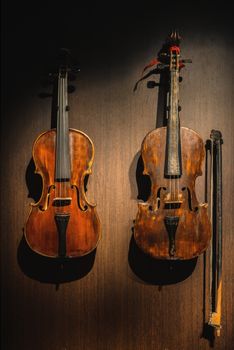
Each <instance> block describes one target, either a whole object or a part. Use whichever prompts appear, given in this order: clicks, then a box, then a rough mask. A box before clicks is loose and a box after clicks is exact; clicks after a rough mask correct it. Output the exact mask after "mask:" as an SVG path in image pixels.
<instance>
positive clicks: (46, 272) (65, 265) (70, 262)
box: [17, 236, 96, 287]
mask: <svg viewBox="0 0 234 350" xmlns="http://www.w3.org/2000/svg"><path fill="white" fill-rule="evenodd" d="M95 255H96V249H95V250H94V251H92V252H91V253H90V254H88V255H85V256H82V257H79V258H70V259H69V258H67V259H66V258H63V259H62V258H47V257H44V256H41V255H39V254H37V253H35V252H33V251H32V250H31V249H30V247H29V246H28V244H27V242H26V240H25V238H24V236H23V237H22V239H21V242H20V244H19V247H18V251H17V260H18V264H19V266H20V268H21V270H22V272H23V273H24V274H25V275H26V276H28V277H30V278H32V279H35V280H37V281H40V282H44V283H52V284H56V285H57V287H58V285H59V284H60V283H65V282H71V281H75V280H78V279H81V278H82V277H84V276H86V275H87V274H88V273H89V272H90V271H91V269H92V267H93V264H94V260H95Z"/></svg>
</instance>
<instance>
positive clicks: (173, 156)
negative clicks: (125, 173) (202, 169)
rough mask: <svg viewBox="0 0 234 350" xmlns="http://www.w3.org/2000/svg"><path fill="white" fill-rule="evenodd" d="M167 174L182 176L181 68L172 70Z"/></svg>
mask: <svg viewBox="0 0 234 350" xmlns="http://www.w3.org/2000/svg"><path fill="white" fill-rule="evenodd" d="M164 173H165V176H181V175H182V166H181V142H180V119H179V69H178V68H174V69H172V70H171V71H170V91H169V115H168V120H167V143H166V158H165V170H164Z"/></svg>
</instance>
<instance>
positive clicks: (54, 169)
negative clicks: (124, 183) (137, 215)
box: [24, 49, 100, 258]
mask: <svg viewBox="0 0 234 350" xmlns="http://www.w3.org/2000/svg"><path fill="white" fill-rule="evenodd" d="M60 57H61V59H60V60H62V61H63V62H61V63H60V66H59V69H58V73H57V74H56V83H57V87H58V90H57V91H58V96H57V125H56V129H51V130H48V131H46V132H44V133H42V134H41V135H39V136H38V138H37V139H36V141H35V142H34V144H33V160H34V163H35V168H36V170H35V173H38V174H39V175H40V176H41V177H42V181H43V188H42V193H41V197H40V199H39V201H38V202H37V203H32V204H31V211H30V214H29V217H28V220H27V223H26V226H25V230H24V235H25V239H26V241H27V243H28V245H29V247H30V248H31V249H32V250H33V251H35V252H36V253H38V254H40V255H43V256H46V257H51V258H56V257H58V258H73V257H81V256H83V255H86V254H88V253H90V252H91V251H93V250H94V249H95V248H96V246H97V244H98V241H99V238H100V221H99V218H98V215H97V212H96V208H95V206H96V205H95V204H92V203H90V202H89V201H88V200H87V198H86V191H85V183H86V182H85V181H86V178H87V176H88V175H89V174H90V173H91V166H92V163H93V159H94V145H93V142H92V141H91V139H90V138H89V137H88V136H87V135H86V134H85V133H84V132H82V131H80V130H75V129H71V128H69V123H68V111H69V106H68V76H69V74H70V72H71V71H72V68H71V67H69V52H68V51H67V50H66V49H62V50H61V55H60Z"/></svg>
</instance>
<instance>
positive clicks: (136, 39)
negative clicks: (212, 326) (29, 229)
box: [1, 1, 234, 350]
mask: <svg viewBox="0 0 234 350" xmlns="http://www.w3.org/2000/svg"><path fill="white" fill-rule="evenodd" d="M57 6H58V5H57V4H52V3H50V5H48V4H47V3H43V2H40V4H39V3H38V4H37V5H36V4H34V3H33V2H31V4H27V5H26V4H15V3H14V2H12V1H8V2H5V4H3V10H4V13H5V15H4V18H3V25H4V28H5V30H4V35H3V61H2V62H3V79H4V80H3V89H2V90H3V91H2V92H3V104H4V107H3V110H2V138H1V142H2V146H1V155H2V162H1V181H2V183H1V184H2V187H1V188H2V190H1V193H2V197H1V237H2V239H1V269H2V272H1V275H2V345H3V349H6V350H16V349H17V350H23V349H24V350H25V349H26V350H30V349H34V350H77V349H79V350H94V349H97V350H120V349H121V350H146V349H147V350H151V349H152V350H178V349H182V350H188V349H189V350H197V349H201V350H207V349H209V348H210V347H211V346H213V348H214V349H216V350H224V349H225V350H231V349H232V348H233V343H234V326H233V325H234V319H233V310H234V300H233V287H234V258H233V257H234V254H233V247H234V232H233V228H234V221H233V209H234V207H233V206H234V202H233V194H234V192H233V190H234V187H233V179H234V173H233V170H234V168H233V167H234V162H233V150H234V148H233V146H234V145H233V139H234V138H233V129H234V123H233V120H234V118H233V96H234V84H233V71H234V65H233V63H234V50H233V39H232V36H231V29H233V28H231V22H232V19H231V12H230V11H229V9H228V8H226V9H223V8H221V6H222V4H220V6H219V7H217V6H216V5H215V4H213V6H212V8H211V9H210V8H208V6H207V7H206V6H205V5H199V3H197V2H196V7H195V3H194V5H192V4H191V3H189V2H187V3H185V4H184V5H181V7H180V8H179V9H178V7H177V9H173V8H171V7H169V6H166V5H165V6H164V7H162V6H159V5H158V4H155V5H154V6H152V5H150V4H148V5H147V4H144V5H143V4H141V5H137V4H133V5H132V6H129V7H128V9H127V6H126V4H122V5H120V4H118V5H117V4H115V3H110V4H109V5H104V4H103V5H99V6H98V5H94V4H91V2H90V3H87V5H84V4H83V5H82V6H81V5H79V6H78V5H75V3H72V2H66V3H64V5H63V6H61V7H60V8H57ZM173 27H176V28H179V30H180V32H181V35H182V37H183V40H182V43H181V48H182V54H183V55H184V57H186V58H191V59H192V60H193V63H192V64H191V65H187V66H186V68H184V69H183V72H182V76H183V78H184V79H183V82H182V83H181V97H180V104H181V106H182V111H181V113H180V116H181V124H182V125H183V126H187V127H190V128H192V129H194V130H195V131H197V132H198V133H199V134H200V135H201V136H202V138H203V139H204V140H206V139H207V138H209V135H210V131H211V129H219V130H221V132H222V134H223V139H224V145H223V300H222V330H221V337H220V338H217V339H215V341H214V343H213V344H212V341H209V334H208V333H207V332H206V331H205V332H204V329H203V325H204V319H203V318H204V288H203V287H204V283H203V282H204V281H203V272H204V271H203V270H204V268H203V256H200V257H199V258H198V260H197V261H195V262H192V263H187V264H185V265H183V264H182V265H181V264H179V265H178V266H175V267H173V269H172V271H173V273H171V272H170V267H168V266H166V267H165V266H162V265H161V264H160V263H155V262H152V261H149V260H147V259H145V258H144V257H142V255H141V254H140V252H139V251H138V250H137V249H136V247H135V246H134V242H133V241H132V239H131V237H132V230H131V228H132V225H133V220H134V218H135V216H136V212H137V201H138V199H137V197H139V198H144V196H146V195H147V180H145V179H144V178H143V179H142V176H141V171H142V169H141V164H140V161H139V151H140V146H141V142H142V140H143V138H144V136H145V135H146V134H147V133H148V132H149V131H150V130H152V129H154V128H155V126H156V124H157V125H160V123H161V122H162V120H161V119H160V118H161V116H162V113H161V108H162V105H161V99H160V98H159V91H162V89H161V90H160V88H158V87H155V88H152V89H149V88H148V87H147V81H151V80H154V81H156V82H158V81H159V75H151V76H150V77H149V78H147V79H145V80H144V81H143V82H142V83H141V84H139V85H138V89H137V90H136V91H135V92H134V91H133V89H134V85H135V83H136V81H137V80H138V79H139V77H140V76H141V72H142V69H143V67H144V66H145V65H146V64H147V63H148V62H149V61H150V60H151V59H152V58H153V57H155V55H156V54H157V52H158V50H159V49H160V48H161V45H162V43H163V41H164V39H165V37H166V35H167V34H168V32H169V31H170V30H171V28H173ZM59 47H68V48H70V49H71V50H72V53H73V56H74V57H77V58H78V62H79V64H80V67H81V72H80V74H79V75H78V78H77V80H76V82H74V85H75V87H76V90H75V92H74V93H72V94H70V95H69V103H70V107H71V111H70V126H71V127H73V128H77V129H80V130H82V131H84V132H85V133H87V134H88V135H89V136H90V137H91V139H92V140H93V142H94V145H95V152H96V153H95V162H94V166H93V173H92V175H91V176H90V178H89V182H88V192H87V194H88V198H89V199H92V200H95V201H96V202H97V210H98V213H99V216H100V220H101V224H102V239H101V241H100V244H99V246H98V248H97V250H96V253H95V254H92V255H91V256H90V257H88V258H85V259H81V260H80V261H78V262H72V263H70V264H68V265H66V266H65V267H64V270H63V271H60V270H59V268H58V266H57V265H56V264H55V263H53V264H52V263H50V262H48V261H44V260H43V261H41V260H40V259H38V257H36V256H34V255H33V254H31V252H30V251H28V250H27V247H26V246H25V244H24V242H23V240H22V236H23V231H22V228H23V226H24V223H25V221H26V219H27V215H28V212H29V203H30V202H31V201H32V198H30V197H34V198H38V192H39V191H40V190H39V189H40V187H39V186H40V179H38V177H37V176H34V175H33V164H32V161H31V156H32V154H31V151H32V144H33V141H34V140H35V138H36V137H37V136H38V135H39V134H40V133H41V132H43V131H45V130H48V129H49V128H50V127H51V123H52V122H53V120H52V121H51V102H52V101H51V98H50V97H48V98H41V97H39V94H40V93H43V92H48V91H51V87H45V86H43V85H42V84H41V80H42V78H43V76H45V75H46V74H47V73H48V72H49V70H50V69H51V67H53V64H54V57H55V55H56V53H57V51H58V48H59ZM197 193H198V196H199V198H200V200H203V198H204V177H203V178H201V179H199V180H198V186H197ZM205 310H206V311H207V307H205ZM207 338H208V339H207Z"/></svg>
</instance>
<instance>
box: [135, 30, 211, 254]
mask: <svg viewBox="0 0 234 350" xmlns="http://www.w3.org/2000/svg"><path fill="white" fill-rule="evenodd" d="M158 57H159V60H155V62H157V68H158V69H163V70H165V71H166V73H167V74H168V77H169V79H168V80H169V89H168V95H169V96H168V97H169V98H168V100H169V105H168V106H167V110H168V115H167V125H166V126H165V127H160V128H157V129H155V130H153V131H151V132H149V133H148V134H147V135H146V137H145V138H144V140H143V142H142V147H141V156H142V159H143V163H144V172H143V174H145V175H149V177H150V180H151V193H150V196H149V198H148V200H147V201H146V202H143V203H138V213H137V216H136V220H135V223H134V239H135V242H136V244H137V245H138V247H139V248H140V249H141V250H142V251H143V252H144V253H146V254H149V255H150V256H151V257H152V258H156V259H192V258H194V257H196V256H198V255H199V254H201V253H202V252H203V251H205V249H206V248H207V247H208V245H209V241H210V238H211V224H210V220H209V217H208V213H207V206H208V205H207V203H199V202H198V200H197V197H196V192H195V180H196V178H197V177H198V176H201V175H202V162H203V160H204V156H205V148H204V144H203V141H202V139H201V137H200V136H199V135H198V134H197V133H196V132H195V131H193V130H191V129H189V128H186V127H180V118H179V111H180V106H179V81H180V76H179V74H180V69H181V68H183V67H184V65H185V63H190V62H191V60H182V59H181V57H180V36H179V34H178V33H177V32H173V33H172V34H171V35H170V36H169V37H168V39H167V41H166V44H164V46H163V49H162V50H161V51H160V52H159V56H158Z"/></svg>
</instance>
